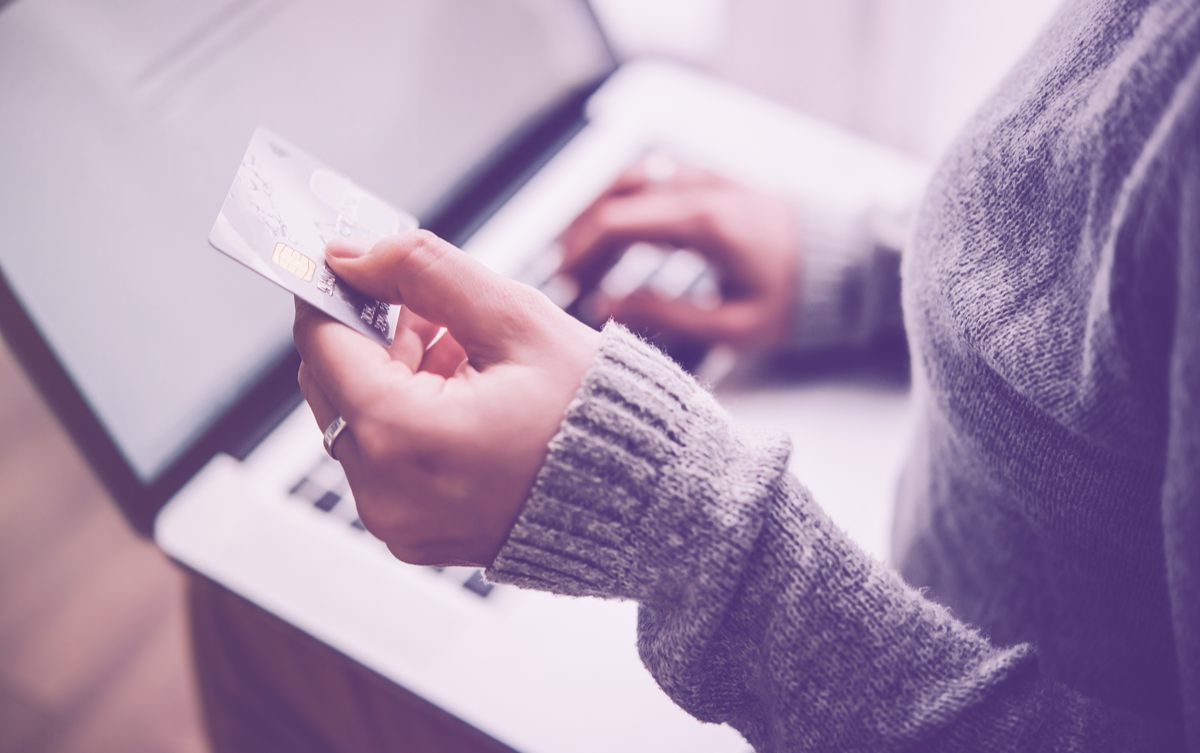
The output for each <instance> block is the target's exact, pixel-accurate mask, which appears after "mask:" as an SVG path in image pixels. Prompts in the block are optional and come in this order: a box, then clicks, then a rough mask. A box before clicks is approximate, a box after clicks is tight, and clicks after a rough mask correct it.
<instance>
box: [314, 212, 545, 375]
mask: <svg viewBox="0 0 1200 753" xmlns="http://www.w3.org/2000/svg"><path fill="white" fill-rule="evenodd" d="M326 261H327V262H328V263H329V266H330V268H332V269H333V271H334V272H335V273H336V274H337V275H338V276H339V277H340V278H342V279H343V280H344V281H345V282H346V283H347V284H348V285H350V287H352V288H354V289H356V290H358V291H360V292H362V293H364V294H366V295H369V296H371V297H373V298H378V299H380V300H383V301H387V302H389V303H400V304H403V305H405V306H408V307H409V308H411V309H412V310H413V312H414V313H416V314H417V315H418V316H420V317H422V318H423V319H426V320H428V321H430V322H433V323H435V324H439V325H442V326H444V327H445V328H446V329H447V330H449V331H450V333H451V334H452V335H453V336H454V339H455V340H457V341H458V342H459V344H461V345H462V346H463V348H464V349H465V350H466V351H467V353H468V355H469V356H470V357H471V358H472V360H479V359H482V360H484V361H490V360H499V359H501V358H503V356H504V354H505V353H506V351H507V347H508V344H509V343H507V342H505V341H506V340H511V339H512V336H513V335H515V334H517V333H516V332H514V330H515V329H520V328H521V326H522V324H523V323H524V324H526V325H528V326H532V324H533V323H534V321H535V319H536V317H537V316H538V313H539V312H538V311H537V310H536V308H534V307H533V301H534V299H536V298H538V296H537V294H536V293H535V291H533V290H532V289H529V288H527V287H526V286H524V285H520V284H519V283H516V282H514V281H512V280H509V279H506V278H504V277H501V276H500V275H498V274H496V273H495V272H493V271H492V270H490V269H488V268H487V267H485V266H483V265H482V264H480V263H479V262H478V261H476V260H475V259H472V258H471V257H470V256H468V255H467V254H466V253H464V252H463V251H461V250H460V249H458V248H456V247H455V246H453V245H452V244H450V243H447V242H446V241H444V240H442V239H441V238H439V237H438V236H436V235H434V234H433V233H431V232H429V231H428V230H414V231H412V232H409V233H404V234H403V235H395V236H391V237H388V238H384V239H383V240H381V241H379V242H378V243H376V244H375V246H374V247H372V248H371V250H370V251H369V252H368V253H366V254H362V252H361V250H359V249H356V248H354V247H353V246H347V245H341V244H331V245H330V246H329V248H327V249H326ZM527 299H529V300H528V301H527ZM527 303H528V304H529V305H526V304H527Z"/></svg>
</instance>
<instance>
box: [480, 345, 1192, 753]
mask: <svg viewBox="0 0 1200 753" xmlns="http://www.w3.org/2000/svg"><path fill="white" fill-rule="evenodd" d="M788 454H789V446H788V443H787V442H786V441H783V440H779V439H774V440H768V441H761V442H749V441H746V440H744V439H742V438H740V437H738V436H737V435H736V434H735V433H734V432H733V431H732V429H731V426H730V422H729V420H728V417H727V416H726V414H725V413H724V412H723V410H722V409H721V408H720V407H719V406H718V405H717V403H716V402H715V400H714V399H713V397H712V396H711V395H710V394H709V393H708V392H706V391H705V390H704V389H703V388H701V387H700V386H698V385H697V384H696V383H695V382H694V381H693V380H692V379H691V378H690V377H689V376H688V375H686V374H685V373H683V372H682V371H681V370H680V369H678V368H677V367H676V366H675V365H674V364H673V363H671V362H670V361H669V359H667V358H666V357H664V356H663V355H662V354H660V353H659V352H657V351H656V350H654V349H653V348H651V347H650V346H648V345H647V344H645V343H644V342H642V341H640V340H638V339H637V338H636V337H634V336H632V335H630V334H629V333H628V332H626V331H625V330H623V329H621V328H620V327H618V326H616V325H611V324H610V325H609V326H608V327H607V328H606V329H605V331H604V336H603V345H602V347H601V351H600V353H599V355H598V357H597V360H596V362H595V363H594V364H593V366H592V368H591V369H590V370H589V372H588V374H587V375H586V377H585V379H584V381H583V384H582V385H581V387H580V391H579V393H578V395H577V397H576V399H575V400H574V402H573V403H572V404H571V406H570V407H569V409H568V412H567V414H566V417H565V419H564V422H563V424H562V426H561V428H560V431H559V433H558V434H557V435H556V436H555V438H554V439H553V440H552V442H551V445H550V452H549V455H548V457H547V459H546V462H545V464H544V466H543V468H542V470H541V472H540V473H539V475H538V478H537V480H536V482H535V484H534V487H533V490H532V492H531V496H530V498H529V500H528V503H527V505H526V508H525V510H524V511H523V513H522V515H521V516H520V518H519V519H518V521H517V523H516V526H515V527H514V528H513V531H512V533H511V535H510V537H509V539H508V541H507V542H506V543H505V545H504V547H503V548H502V549H501V551H500V553H499V555H498V556H497V558H496V560H495V562H494V564H493V566H492V568H491V569H490V571H489V573H488V574H489V577H490V578H492V579H493V580H496V581H499V582H509V583H515V584H517V585H521V586H526V587H532V588H538V589H543V590H551V591H555V592H559V593H565V594H576V595H594V596H602V597H610V598H622V599H633V600H636V601H638V602H639V603H640V613H639V614H640V617H639V627H638V632H639V649H640V652H641V655H642V658H643V660H644V662H645V664H646V666H647V667H648V668H649V670H650V672H651V673H652V674H653V675H654V677H655V678H656V679H657V681H658V683H659V684H660V686H661V687H662V688H663V689H664V690H665V691H666V692H667V693H668V694H670V695H671V697H672V698H673V699H674V700H675V701H676V702H677V703H679V704H680V705H681V706H682V707H683V708H685V709H686V710H687V711H689V712H690V713H691V714H693V715H694V716H696V717H698V718H699V719H702V720H705V721H712V722H727V723H729V724H730V725H732V726H734V727H735V728H737V729H738V730H739V731H741V732H742V734H743V735H745V737H746V738H747V739H748V740H749V741H750V743H751V744H753V745H754V746H755V748H757V749H758V750H760V751H860V750H861V751H898V750H908V749H912V748H913V747H914V746H918V747H919V749H921V750H928V751H959V750H972V751H990V750H1023V751H1041V750H1079V751H1093V752H1099V753H1102V752H1103V751H1117V750H1121V751H1141V750H1145V751H1167V750H1171V749H1172V746H1171V743H1170V742H1168V740H1169V739H1171V738H1167V737H1164V739H1157V738H1158V736H1159V735H1160V734H1163V735H1164V736H1165V735H1166V734H1167V733H1165V732H1161V730H1160V728H1159V727H1158V726H1157V725H1156V724H1155V723H1153V722H1151V721H1149V720H1145V719H1140V718H1137V717H1134V716H1132V715H1130V714H1127V713H1125V712H1123V711H1121V710H1119V709H1115V708H1110V707H1105V706H1104V705H1102V704H1100V703H1098V702H1095V701H1093V700H1090V699H1088V698H1084V697H1082V696H1080V695H1078V694H1076V693H1074V692H1073V691H1071V690H1069V689H1067V688H1065V687H1064V686H1061V685H1057V684H1055V683H1052V682H1049V681H1046V680H1044V679H1042V678H1041V677H1040V676H1039V674H1038V669H1037V661H1036V658H1035V653H1034V651H1033V650H1032V648H1031V647H1030V646H1027V645H1016V646H995V645H992V644H990V643H989V642H988V641H987V640H985V639H984V638H983V637H981V636H980V635H979V634H978V633H977V632H976V631H975V630H973V629H972V628H971V627H969V626H967V625H964V624H962V623H960V622H957V621H956V620H955V619H953V618H952V617H951V615H950V614H949V613H948V612H947V611H946V610H945V609H943V608H942V607H940V606H938V605H936V604H935V603H933V602H931V601H929V600H927V599H925V598H923V597H922V595H921V594H920V593H918V592H917V591H915V590H913V589H911V588H909V587H908V586H907V585H906V584H905V583H904V582H903V581H902V580H901V579H900V577H899V576H898V575H897V574H896V573H895V572H894V571H893V570H891V569H889V568H888V567H886V566H884V565H882V564H880V563H878V562H876V561H874V560H873V559H872V558H870V557H869V556H867V555H866V554H864V553H863V552H862V551H860V550H859V549H858V548H857V547H856V546H855V545H854V544H853V543H852V542H851V541H850V540H849V539H848V538H847V537H846V536H845V535H844V534H843V533H842V532H841V531H840V530H839V529H838V528H837V527H836V526H835V525H834V524H833V523H832V522H831V521H830V520H829V518H827V517H826V516H825V515H824V514H823V512H822V511H821V508H820V507H819V506H818V505H816V504H815V503H814V502H813V500H812V498H811V496H810V495H809V493H808V491H807V490H806V489H805V488H804V487H803V486H802V485H801V484H799V483H798V482H797V481H796V480H795V479H794V478H793V477H791V476H790V475H789V474H788V472H787V470H786V468H787V460H788ZM1191 514H1192V515H1193V516H1194V506H1193V507H1192V513H1191ZM1192 520H1193V522H1194V520H1195V519H1194V517H1193V518H1192ZM1193 543H1194V542H1193ZM1191 556H1194V555H1191ZM1192 575H1193V576H1194V575H1195V573H1193V574H1192ZM1191 604H1192V605H1194V604H1195V601H1194V600H1193V601H1192V602H1191ZM1188 609H1191V610H1194V606H1189V607H1188ZM1184 618H1185V620H1186V619H1190V618H1189V617H1187V616H1186V615H1184Z"/></svg>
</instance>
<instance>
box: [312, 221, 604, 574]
mask: <svg viewBox="0 0 1200 753" xmlns="http://www.w3.org/2000/svg"><path fill="white" fill-rule="evenodd" d="M357 253H358V252H356V251H355V250H354V249H352V248H350V247H338V246H331V247H330V249H329V251H328V262H329V265H330V267H332V268H333V270H334V271H335V272H336V273H337V274H338V275H339V276H340V277H342V278H343V279H344V280H345V281H346V282H347V283H349V284H350V285H351V286H352V287H354V288H357V289H358V290H360V291H362V292H364V293H366V294H367V295H370V296H373V297H375V298H378V299H381V300H386V301H390V302H393V303H403V304H404V309H403V310H402V311H401V313H400V322H399V325H398V327H397V329H396V339H395V342H394V343H393V344H392V346H391V347H390V348H384V347H382V346H380V345H377V344H376V343H373V342H371V341H370V340H368V339H367V338H365V337H363V336H362V335H360V334H358V333H356V332H353V331H352V330H350V329H349V328H347V327H345V326H343V325H342V324H339V323H338V322H335V321H333V320H332V319H330V318H328V317H326V316H325V315H323V314H321V313H320V312H318V311H316V310H315V309H313V308H311V307H309V306H307V305H305V304H303V303H299V302H297V307H296V323H295V328H294V335H295V339H296V347H297V348H298V349H299V351H300V355H301V358H302V359H303V363H302V365H301V366H300V374H299V380H300V388H301V390H302V391H303V393H304V396H305V399H306V400H307V401H308V403H309V405H310V406H311V407H312V410H313V414H314V415H315V416H316V419H317V423H318V425H319V426H320V427H321V428H322V429H324V428H325V427H326V426H327V425H328V424H329V423H330V422H331V421H333V419H334V418H335V417H336V416H337V415H341V416H343V417H344V418H345V420H346V422H347V426H348V429H347V430H346V431H345V432H343V434H342V435H341V437H340V438H339V439H338V440H337V443H336V445H335V451H336V453H337V457H338V460H340V461H341V463H342V466H343V468H344V469H345V471H346V476H347V478H348V479H349V481H350V487H351V490H352V491H353V493H354V499H355V502H356V503H357V504H358V513H359V516H360V517H361V518H362V521H363V524H364V525H365V526H366V527H367V529H368V530H370V531H371V532H372V533H373V534H375V535H376V536H378V537H379V538H380V539H382V540H383V541H384V542H385V543H386V544H387V545H388V548H389V549H390V550H391V551H392V553H393V554H395V555H396V556H397V557H399V558H400V559H402V560H405V561H407V562H412V563H416V564H472V565H486V564H490V563H491V561H492V560H493V559H494V557H495V555H496V552H497V551H498V550H499V549H500V547H501V545H502V544H503V543H504V541H505V539H506V538H507V536H508V533H509V531H510V530H511V528H512V526H513V524H514V522H515V521H516V519H517V516H518V515H519V514H520V512H521V509H522V506H523V505H524V502H525V499H526V497H527V496H528V495H529V491H530V488H531V486H532V484H533V480H534V477H535V475H536V474H537V472H538V469H539V468H540V467H541V464H542V462H543V460H544V458H545V456H546V451H547V444H548V442H549V441H550V439H551V438H552V437H553V436H554V434H555V433H556V431H557V430H558V426H559V422H560V421H561V420H562V417H563V415H564V413H565V412H566V408H567V404H568V403H569V402H570V401H571V398H572V397H573V396H574V394H575V391H576V390H577V388H578V387H579V383H580V380H581V379H582V377H583V374H584V372H585V371H586V370H587V368H588V366H589V365H590V364H591V362H592V359H593V357H594V356H595V353H596V350H597V348H598V347H599V337H600V335H599V333H598V332H596V331H595V330H593V329H591V328H589V327H587V326H585V325H583V324H581V323H580V322H578V321H576V320H574V319H572V318H571V317H569V316H568V315H567V314H566V313H564V312H563V311H561V310H560V309H558V308H557V307H556V306H554V304H552V303H551V302H550V301H549V300H547V299H546V298H545V296H543V295H542V294H541V293H539V292H537V291H536V290H534V289H533V288H530V287H528V286H525V285H521V284H519V283H516V282H512V281H510V280H507V279H504V278H502V277H500V276H499V275H496V274H494V273H493V272H491V271H490V270H488V269H486V268H485V267H483V266H482V265H481V264H479V263H478V262H476V261H475V260H474V259H471V258H470V257H469V256H467V255H466V254H464V253H463V252H462V251H460V250H458V249H457V248H455V247H454V246H451V245H450V244H448V243H446V242H445V241H443V240H441V239H440V238H438V237H437V236H435V235H433V234H432V233H429V232H426V231H423V230H416V231H413V232H411V233H407V234H405V235H401V236H396V237H392V238H387V239H385V240H383V241H380V242H379V243H378V244H376V245H375V247H374V248H373V249H371V251H370V252H369V253H367V254H365V255H361V256H359V255H357ZM440 326H444V327H445V328H446V330H447V331H446V333H445V334H444V335H443V336H442V337H441V338H440V339H436V335H437V333H438V331H439V327H440ZM435 339H436V342H435ZM431 343H432V345H431Z"/></svg>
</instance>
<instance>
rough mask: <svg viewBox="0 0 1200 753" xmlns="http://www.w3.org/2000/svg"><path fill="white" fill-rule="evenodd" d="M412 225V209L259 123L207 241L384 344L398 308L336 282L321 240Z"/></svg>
mask: <svg viewBox="0 0 1200 753" xmlns="http://www.w3.org/2000/svg"><path fill="white" fill-rule="evenodd" d="M416 227H417V220H416V218H415V217H413V216H412V215H411V214H409V213H407V212H402V211H400V210H397V209H395V208H393V207H391V206H389V205H388V204H387V202H385V201H383V200H381V199H379V198H377V197H375V196H372V195H371V194H370V193H368V192H367V191H364V190H363V189H362V188H360V187H358V186H357V185H355V184H354V182H353V181H351V180H350V179H348V178H346V177H345V176H343V175H340V174H339V173H337V172H334V171H333V170H331V169H330V168H328V167H326V166H325V165H323V164H322V163H321V162H319V161H318V160H316V159H315V158H313V157H311V156H310V155H308V154H306V153H304V152H303V151H301V150H300V149H298V148H296V147H295V146H293V145H291V144H289V143H288V142H286V141H284V140H283V139H281V138H280V137H279V136H277V135H275V134H274V133H271V132H270V131H268V130H266V129H265V128H259V129H257V130H256V131H255V132H254V135H253V136H252V137H251V138H250V145H249V146H248V147H246V154H245V156H244V157H242V164H241V165H240V166H239V167H238V171H237V175H236V176H234V179H233V185H232V186H230V188H229V194H228V195H227V196H226V197H225V203H224V204H222V205H221V211H220V213H219V214H218V215H217V221H216V222H215V223H214V224H213V228H212V231H211V232H210V233H209V234H208V242H209V243H210V244H212V246H213V248H215V249H217V250H218V251H220V252H221V253H223V254H225V255H227V256H230V257H232V258H233V259H235V260H237V261H239V262H241V263H242V264H244V265H245V266H247V267H249V268H250V269H252V270H254V271H255V272H257V273H258V274H260V275H262V276H263V277H265V278H267V279H268V280H270V281H271V282H273V283H275V284H276V285H278V286H280V287H281V288H283V289H285V290H287V291H289V292H291V293H294V294H295V295H296V296H298V297H299V298H300V299H302V300H304V301H306V302H308V303H310V304H312V305H313V306H314V307H316V308H318V309H320V310H321V311H324V312H325V313H326V314H329V315H330V316H331V317H333V318H334V319H337V320H338V321H339V322H342V323H343V324H345V325H347V326H348V327H350V328H352V329H354V330H357V331H358V332H361V333H362V334H364V335H366V336H368V337H370V338H372V339H374V340H376V341H377V342H380V343H383V344H390V343H391V341H392V337H393V336H394V335H395V332H396V318H397V316H398V314H399V310H398V308H397V307H395V306H391V305H389V304H388V303H386V302H384V301H377V300H375V299H373V298H370V297H368V296H365V295H362V294H361V293H359V292H357V291H356V290H354V289H352V288H350V287H349V286H347V285H346V284H345V283H344V282H342V281H341V280H339V279H338V278H337V277H336V276H335V275H334V274H333V272H332V271H331V270H330V269H329V266H328V265H326V264H325V246H326V245H327V244H328V243H329V242H330V241H332V240H335V239H338V238H345V239H353V240H355V241H359V242H362V243H365V244H367V245H370V244H373V243H374V242H375V241H377V240H378V239H380V238H382V237H384V236H386V235H393V234H395V233H403V232H407V231H409V230H412V229H414V228H416Z"/></svg>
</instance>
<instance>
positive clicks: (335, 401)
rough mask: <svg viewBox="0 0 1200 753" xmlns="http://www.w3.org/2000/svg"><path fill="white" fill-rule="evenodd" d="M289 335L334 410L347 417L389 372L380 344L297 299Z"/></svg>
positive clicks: (366, 401) (360, 407)
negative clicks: (294, 316)
mask: <svg viewBox="0 0 1200 753" xmlns="http://www.w3.org/2000/svg"><path fill="white" fill-rule="evenodd" d="M292 337H293V339H295V341H296V350H298V351H299V352H300V358H301V360H302V361H304V362H305V363H306V364H308V367H309V369H311V370H312V375H313V377H315V378H316V380H317V381H318V382H320V384H321V387H322V389H323V390H324V392H325V395H326V397H327V398H328V399H329V401H330V403H331V404H332V405H333V407H334V409H335V410H336V412H337V413H340V414H341V415H343V416H346V417H347V418H349V417H351V416H356V415H358V414H359V412H360V411H361V410H364V409H366V408H367V407H368V406H370V405H371V404H372V402H373V401H374V399H375V397H376V396H378V395H379V393H380V390H381V386H382V384H383V383H384V382H385V381H386V380H387V379H388V378H389V377H390V375H391V373H392V372H389V369H388V367H389V365H390V364H391V363H392V359H391V357H390V356H389V355H388V352H387V350H385V349H384V348H383V346H381V345H379V344H377V343H374V342H371V341H370V340H369V339H367V338H366V337H365V336H363V335H361V334H359V333H358V332H355V331H354V330H352V329H350V328H349V327H347V326H346V325H344V324H342V323H341V322H337V321H334V320H333V319H331V318H329V317H328V316H326V315H325V314H324V313H322V312H320V311H318V310H317V309H315V308H313V307H312V306H309V305H308V304H307V303H304V302H303V301H301V300H300V299H296V319H295V323H294V324H293V325H292Z"/></svg>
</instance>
